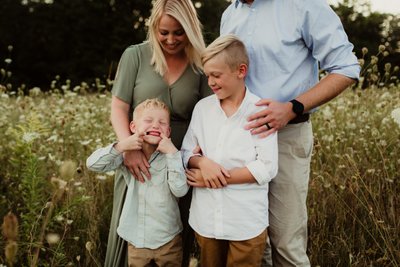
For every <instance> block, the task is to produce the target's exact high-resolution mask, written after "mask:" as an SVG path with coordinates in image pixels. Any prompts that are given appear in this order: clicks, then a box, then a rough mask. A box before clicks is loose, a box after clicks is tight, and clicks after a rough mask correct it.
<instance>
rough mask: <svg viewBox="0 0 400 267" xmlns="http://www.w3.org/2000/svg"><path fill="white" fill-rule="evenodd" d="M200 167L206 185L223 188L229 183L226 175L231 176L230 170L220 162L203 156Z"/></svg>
mask: <svg viewBox="0 0 400 267" xmlns="http://www.w3.org/2000/svg"><path fill="white" fill-rule="evenodd" d="M199 167H200V171H201V175H202V176H203V179H204V183H205V185H206V187H208V188H222V187H224V186H226V185H227V184H228V183H227V182H226V177H230V175H229V172H228V171H227V170H225V168H224V167H222V166H221V165H219V164H218V163H216V162H214V161H212V160H211V159H209V158H207V157H203V158H202V161H201V162H200V163H199Z"/></svg>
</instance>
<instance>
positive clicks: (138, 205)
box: [86, 99, 188, 267]
mask: <svg viewBox="0 0 400 267" xmlns="http://www.w3.org/2000/svg"><path fill="white" fill-rule="evenodd" d="M130 130H131V131H132V132H134V134H133V135H132V136H130V137H128V138H126V139H125V140H122V141H120V142H117V143H113V144H110V145H108V146H107V147H104V148H100V149H98V150H96V151H95V152H94V153H93V154H92V155H91V156H90V157H89V158H88V159H87V162H86V165H87V167H88V168H89V169H91V170H93V171H97V172H107V171H110V170H114V169H117V168H120V169H121V171H122V172H123V174H124V178H125V181H126V184H127V186H128V191H127V195H126V198H125V203H124V206H123V209H122V214H121V217H120V220H119V225H118V229H117V232H118V234H119V236H121V238H123V239H124V240H126V241H127V242H128V263H129V266H149V264H151V262H154V263H156V264H157V266H177V267H180V266H181V261H182V241H181V237H180V235H179V233H180V232H181V231H182V223H181V220H180V215H179V208H178V201H177V198H178V197H182V196H184V195H185V194H186V193H187V191H188V185H187V183H186V175H185V171H184V169H183V164H182V158H181V154H180V152H179V151H178V150H177V149H176V147H175V146H174V145H173V144H172V142H171V139H169V138H168V137H169V134H170V126H169V111H168V107H167V106H166V105H165V104H164V103H163V102H161V101H159V100H157V99H150V100H146V101H144V102H142V103H141V104H139V105H138V106H137V107H136V109H135V111H134V113H133V121H132V122H131V123H130ZM140 149H141V150H143V152H144V154H145V156H146V157H147V159H148V161H149V163H150V173H151V180H146V181H145V182H144V183H141V182H139V181H138V180H136V179H135V178H134V177H132V174H131V173H130V172H129V171H128V170H127V168H126V167H125V166H124V165H123V157H122V153H123V152H125V151H128V150H140Z"/></svg>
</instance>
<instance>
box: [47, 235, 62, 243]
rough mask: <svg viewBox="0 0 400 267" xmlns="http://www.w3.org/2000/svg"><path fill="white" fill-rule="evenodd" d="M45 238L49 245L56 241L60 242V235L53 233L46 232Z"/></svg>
mask: <svg viewBox="0 0 400 267" xmlns="http://www.w3.org/2000/svg"><path fill="white" fill-rule="evenodd" d="M46 240H47V242H48V243H49V244H50V245H54V244H57V243H58V242H60V235H59V234H54V233H50V234H47V235H46Z"/></svg>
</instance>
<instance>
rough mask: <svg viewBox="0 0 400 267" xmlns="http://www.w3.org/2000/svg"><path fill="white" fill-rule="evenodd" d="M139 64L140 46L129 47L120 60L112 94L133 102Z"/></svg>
mask: <svg viewBox="0 0 400 267" xmlns="http://www.w3.org/2000/svg"><path fill="white" fill-rule="evenodd" d="M139 66H140V57H139V47H138V46H130V47H128V48H127V49H126V50H125V51H124V53H123V54H122V56H121V59H120V61H119V64H118V68H117V73H116V75H115V80H114V85H113V88H112V94H113V95H114V96H116V97H118V98H119V99H121V100H123V101H124V102H126V103H128V104H131V103H132V101H133V93H134V88H135V82H136V77H137V73H138V69H139Z"/></svg>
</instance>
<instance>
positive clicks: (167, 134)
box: [165, 127, 171, 137]
mask: <svg viewBox="0 0 400 267" xmlns="http://www.w3.org/2000/svg"><path fill="white" fill-rule="evenodd" d="M170 134H171V127H168V129H167V132H166V133H165V135H166V136H167V137H169V136H170Z"/></svg>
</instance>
